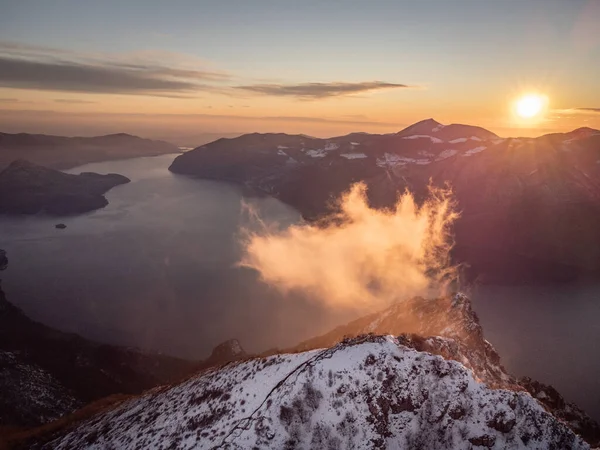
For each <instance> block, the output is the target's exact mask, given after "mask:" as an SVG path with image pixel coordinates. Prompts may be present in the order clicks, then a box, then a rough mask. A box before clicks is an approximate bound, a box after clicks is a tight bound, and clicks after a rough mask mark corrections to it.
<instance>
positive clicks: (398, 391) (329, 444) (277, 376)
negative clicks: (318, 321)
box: [28, 294, 600, 449]
mask: <svg viewBox="0 0 600 450" xmlns="http://www.w3.org/2000/svg"><path fill="white" fill-rule="evenodd" d="M416 322H418V323H416ZM382 330H392V331H393V333H392V335H385V336H381V335H378V333H379V332H380V331H382ZM398 331H401V333H400V334H397V333H396V332H398ZM411 331H415V332H419V333H423V334H415V333H411ZM365 332H367V333H368V334H364V333H365ZM356 333H359V335H358V336H356V335H355V334H356ZM342 335H345V337H343V338H342V337H341V336H342ZM238 346H239V343H237V341H232V342H230V343H224V345H222V346H221V350H218V351H216V353H219V354H229V355H231V354H233V355H239V354H240V350H238ZM315 347H316V348H315ZM213 354H215V353H213ZM557 363H559V362H557ZM599 430H600V429H599V427H598V425H597V424H596V423H595V422H593V421H592V420H591V419H590V418H589V417H587V416H586V415H585V414H584V413H583V412H582V411H580V410H579V409H577V407H575V406H574V405H568V404H566V403H565V402H564V400H563V399H562V397H560V395H559V394H558V393H557V392H556V391H555V390H553V389H552V388H551V387H548V386H545V385H543V384H541V383H537V382H534V381H532V380H530V379H523V380H516V379H515V378H514V377H512V376H511V375H509V374H507V373H506V372H505V370H504V368H503V367H502V365H501V364H500V359H499V356H498V354H497V353H496V351H495V350H494V348H493V347H492V345H491V344H490V343H489V342H487V341H486V340H485V339H484V337H483V330H482V329H481V326H480V324H479V321H478V319H477V316H476V314H475V313H474V312H473V310H472V308H471V304H470V301H469V300H468V298H467V297H466V296H464V295H462V294H456V295H453V296H448V297H443V298H439V299H432V300H424V299H422V298H415V299H412V300H410V301H409V302H407V303H406V304H405V303H404V302H401V303H398V304H395V305H392V306H390V307H389V308H388V309H386V310H384V311H382V312H379V313H375V314H372V315H369V316H366V317H364V318H362V319H359V320H357V321H354V322H352V323H350V324H348V325H346V326H344V327H340V328H338V329H336V330H333V331H332V332H331V333H328V334H327V335H324V336H322V337H319V338H316V339H314V340H311V341H307V342H305V343H302V344H300V345H299V346H298V347H295V348H293V349H288V350H286V351H284V352H280V353H279V352H278V353H273V354H268V355H263V356H260V357H248V356H246V355H245V357H244V358H243V359H240V360H237V361H235V362H230V363H226V364H223V365H220V366H218V367H213V368H211V369H208V370H206V369H205V370H201V371H200V372H198V373H196V374H195V375H194V376H192V377H190V378H188V379H187V380H185V381H183V382H181V383H178V384H174V385H172V386H168V387H161V388H158V389H154V390H152V391H149V392H147V393H145V394H144V395H142V396H139V397H135V398H131V399H126V400H124V401H122V402H119V403H116V404H114V405H112V406H109V407H108V408H106V409H104V410H103V411H101V412H100V413H98V414H96V415H94V416H92V417H90V418H89V419H87V420H83V421H79V422H73V423H71V424H70V425H69V426H68V427H65V428H62V429H61V428H58V429H57V430H55V432H54V433H53V434H51V435H50V436H45V439H44V440H38V441H37V443H36V442H35V441H34V442H30V446H29V447H28V448H42V449H71V448H77V449H104V448H123V449H130V448H131V449H133V448H148V449H155V448H189V449H192V448H193V449H203V448H206V449H212V448H231V449H237V448H239V449H246V448H265V449H267V448H273V449H283V448H290V449H291V448H331V449H338V448H339V449H346V448H375V449H377V448H382V449H383V448H424V449H425V448H426V449H447V448H452V449H474V448H497V449H501V448H502V449H513V448H514V449H525V448H528V449H530V448H532V449H552V448H554V449H589V448H590V445H592V446H593V445H598V443H599V442H600V431H599Z"/></svg>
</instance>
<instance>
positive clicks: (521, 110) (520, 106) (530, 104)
mask: <svg viewBox="0 0 600 450" xmlns="http://www.w3.org/2000/svg"><path fill="white" fill-rule="evenodd" d="M547 103H548V99H547V98H546V96H544V95H540V94H527V95H524V96H522V97H521V98H519V99H518V100H517V101H516V103H515V112H516V113H517V115H518V116H519V117H521V118H522V119H533V118H536V117H538V116H540V115H541V114H542V112H543V111H544V109H545V108H546V104H547Z"/></svg>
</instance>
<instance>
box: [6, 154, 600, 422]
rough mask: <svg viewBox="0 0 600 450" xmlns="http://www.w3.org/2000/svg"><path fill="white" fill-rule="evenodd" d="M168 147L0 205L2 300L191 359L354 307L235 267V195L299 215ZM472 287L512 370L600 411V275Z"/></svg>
mask: <svg viewBox="0 0 600 450" xmlns="http://www.w3.org/2000/svg"><path fill="white" fill-rule="evenodd" d="M175 156H176V155H164V156H159V157H151V158H136V159H131V160H123V161H109V162H102V163H94V164H88V165H85V166H81V167H78V168H76V169H72V170H71V171H70V172H72V173H79V172H82V171H93V172H98V173H108V172H116V173H120V174H123V175H125V176H127V177H129V178H130V179H131V180H132V182H131V183H129V184H126V185H122V186H117V187H115V188H113V189H112V190H110V191H109V192H108V193H107V195H106V197H107V198H108V201H109V203H110V204H109V205H108V206H107V207H106V208H104V209H101V210H98V211H95V212H92V213H89V214H85V215H81V216H75V217H68V218H48V217H17V218H7V217H3V218H0V248H4V249H5V250H7V252H8V257H9V261H10V262H9V268H8V270H6V271H5V272H3V273H2V279H3V288H4V290H5V292H6V294H7V297H8V299H9V300H10V301H11V302H13V303H14V304H16V305H18V306H19V307H21V308H22V309H23V310H24V311H25V312H26V313H27V314H28V315H29V316H30V317H32V318H34V319H36V320H39V321H42V322H44V323H46V324H48V325H51V326H54V327H57V328H60V329H62V330H66V331H72V332H76V333H79V334H81V335H83V336H86V337H89V338H92V339H96V340H100V341H104V342H110V343H115V344H122V345H131V346H136V347H141V348H146V349H152V350H158V351H161V352H166V353H170V354H174V355H178V356H183V357H188V358H203V357H205V356H207V354H208V353H209V352H210V349H212V348H213V347H214V346H215V345H216V344H218V343H220V342H222V341H224V340H226V339H229V338H233V337H235V338H238V339H239V340H240V341H241V343H242V345H243V346H244V347H245V348H246V350H247V351H250V352H256V351H262V350H266V349H268V348H272V347H280V348H281V347H286V346H291V345H294V344H296V343H298V342H299V341H301V340H303V339H306V338H309V337H312V336H315V335H317V334H321V333H324V332H326V331H329V329H330V328H331V327H333V326H335V325H338V324H341V323H346V322H347V321H349V320H350V319H351V318H353V317H354V315H353V313H352V312H345V313H340V312H339V311H331V310H327V309H326V308H324V307H322V306H320V305H319V304H318V303H316V302H313V301H311V300H310V299H309V298H306V297H303V296H301V295H293V296H289V295H288V296H285V297H284V296H283V295H282V294H280V293H279V292H278V291H277V290H275V289H273V288H270V287H269V286H266V285H264V284H263V283H261V282H260V280H258V278H257V274H256V273H255V272H254V271H252V270H248V269H243V268H239V267H237V266H236V262H237V261H238V260H239V257H240V250H241V248H240V244H239V229H240V227H253V224H252V223H251V222H250V221H249V220H248V218H247V216H246V215H245V214H244V213H243V208H242V203H243V202H246V203H250V204H252V205H253V206H254V207H255V208H257V209H258V211H259V212H260V214H261V216H262V217H264V218H266V219H267V220H269V221H276V222H278V223H279V224H280V226H282V227H285V226H287V225H289V224H291V223H295V222H297V221H299V220H300V216H299V214H298V213H297V212H296V211H295V210H294V209H292V208H290V207H289V206H286V205H284V204H283V203H281V202H279V201H277V200H275V199H273V198H269V197H253V196H249V195H248V193H247V192H245V191H243V190H242V189H241V188H240V187H238V186H235V185H230V184H225V183H220V182H214V181H207V180H196V179H191V178H187V177H184V176H178V175H174V174H171V173H170V172H169V171H168V170H167V168H168V166H169V165H170V163H171V161H172V160H173V158H174V157H175ZM59 222H63V223H65V224H66V225H67V228H66V229H64V230H59V229H55V228H54V225H55V224H56V223H59ZM471 295H472V298H473V302H474V307H475V309H476V310H477V312H478V314H479V316H480V318H481V321H482V324H483V327H484V330H485V334H486V337H487V339H488V340H489V341H490V342H492V344H493V345H494V346H495V347H496V348H497V350H498V351H499V353H500V355H501V356H502V358H503V362H504V365H505V366H506V367H507V368H508V369H509V371H511V372H512V373H514V374H516V375H528V376H531V377H532V378H536V379H538V380H540V381H543V382H546V383H550V384H552V385H554V386H555V387H556V388H557V389H558V390H559V391H560V392H561V393H563V394H564V395H565V396H566V397H567V398H568V399H570V400H572V401H575V402H576V403H577V404H578V405H580V406H581V407H583V408H584V409H585V410H586V411H588V412H589V413H593V415H594V416H595V417H596V418H597V419H600V358H598V357H597V356H598V351H597V350H596V346H597V345H598V344H597V343H598V342H600V325H599V320H598V319H599V318H600V286H597V285H586V286H572V285H566V286H529V287H502V286H479V287H477V288H475V289H474V290H473V292H472V293H471Z"/></svg>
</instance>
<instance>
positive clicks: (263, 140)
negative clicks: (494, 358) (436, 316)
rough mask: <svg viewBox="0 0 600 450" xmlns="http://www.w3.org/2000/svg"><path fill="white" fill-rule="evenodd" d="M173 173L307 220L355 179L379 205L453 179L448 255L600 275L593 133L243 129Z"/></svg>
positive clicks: (539, 275)
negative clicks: (223, 184) (272, 202)
mask: <svg viewBox="0 0 600 450" xmlns="http://www.w3.org/2000/svg"><path fill="white" fill-rule="evenodd" d="M170 170H171V171H172V172H175V173H179V174H186V175H191V176H196V177H201V178H210V179H216V180H224V181H231V182H236V183H241V184H244V185H246V186H248V187H250V188H252V189H255V190H257V191H260V192H264V193H267V194H270V195H272V196H274V197H276V198H278V199H280V200H282V201H284V202H286V203H288V204H290V205H291V206H293V207H295V208H296V209H298V210H299V211H300V212H301V213H302V214H303V216H304V217H305V218H307V219H309V220H312V219H315V218H318V217H322V216H323V215H325V214H327V213H328V212H330V211H331V208H332V202H331V200H332V199H334V198H337V197H339V196H340V194H342V193H343V192H345V191H346V190H348V188H349V187H350V186H351V185H352V184H353V183H355V182H357V181H364V182H365V183H366V184H367V186H368V196H369V200H370V202H371V204H372V205H373V206H375V207H388V206H392V205H393V204H394V203H395V200H396V198H397V196H398V194H399V193H401V192H404V190H405V189H409V190H410V191H412V192H413V193H415V195H416V196H417V198H424V197H425V196H426V195H427V192H428V189H427V187H428V185H429V183H430V180H431V181H432V182H433V184H434V185H439V186H442V185H444V184H445V183H447V182H448V183H450V185H451V186H452V189H453V191H454V195H455V196H456V199H457V201H458V208H459V210H460V212H461V215H462V216H461V218H460V219H459V220H458V221H457V223H456V224H455V234H456V246H455V249H454V257H455V260H456V261H460V262H464V263H465V264H466V266H467V274H468V276H469V277H471V278H479V279H480V280H481V281H486V282H495V281H499V282H514V283H519V282H529V281H543V282H546V281H572V280H579V279H587V278H598V277H599V276H600V233H598V232H597V230H598V229H600V131H598V130H594V129H590V128H579V129H577V130H574V131H572V132H569V133H554V134H549V135H545V136H541V137H538V138H501V137H498V136H497V135H495V134H494V133H492V132H490V131H487V130H485V129H483V128H480V127H475V126H470V125H459V124H453V125H442V124H440V123H439V122H436V121H435V120H433V119H428V120H424V121H421V122H418V123H416V124H414V125H411V126H409V127H408V128H406V129H404V130H402V131H400V132H398V133H395V134H385V135H377V134H368V133H352V134H349V135H346V136H340V137H335V138H331V139H318V138H312V137H309V136H305V135H288V134H257V133H254V134H247V135H243V136H240V137H238V138H234V139H219V140H216V141H214V142H212V143H210V144H206V145H203V146H201V147H198V148H196V149H194V150H192V151H189V152H187V153H185V154H182V155H180V156H178V157H177V158H175V160H174V161H173V164H172V165H171V167H170Z"/></svg>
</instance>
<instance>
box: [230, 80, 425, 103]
mask: <svg viewBox="0 0 600 450" xmlns="http://www.w3.org/2000/svg"><path fill="white" fill-rule="evenodd" d="M410 88H416V86H409V85H407V84H399V83H388V82H385V81H363V82H359V83H345V82H331V83H300V84H253V85H248V86H237V87H236V89H240V90H243V91H247V92H252V93H255V94H260V95H268V96H275V97H297V98H300V99H308V100H315V99H323V98H330V97H341V96H346V95H353V94H362V93H367V92H373V91H379V90H383V89H410Z"/></svg>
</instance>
